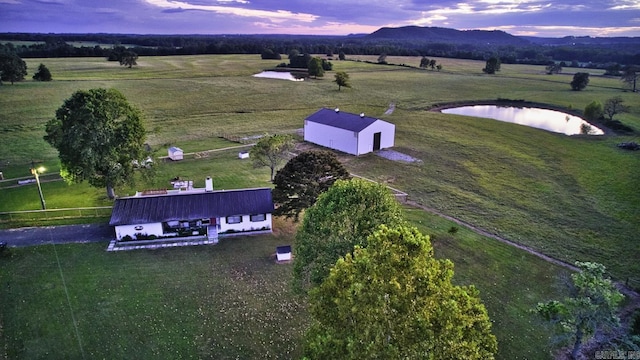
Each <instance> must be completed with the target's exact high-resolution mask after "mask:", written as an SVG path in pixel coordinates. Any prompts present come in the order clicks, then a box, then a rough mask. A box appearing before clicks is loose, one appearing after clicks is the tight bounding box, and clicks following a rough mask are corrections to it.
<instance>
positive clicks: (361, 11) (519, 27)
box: [0, 0, 640, 37]
mask: <svg viewBox="0 0 640 360" xmlns="http://www.w3.org/2000/svg"><path fill="white" fill-rule="evenodd" d="M406 25H418V26H438V27H447V28H454V29H459V30H466V29H483V30H495V29H497V30H504V31H506V32H508V33H511V34H513V35H534V36H549V37H562V36H567V35H575V36H587V35H588V36H640V0H553V1H551V0H0V32H41V33H50V32H51V33H96V32H105V33H133V34H264V33H269V34H312V35H346V34H353V33H371V32H373V31H375V30H377V29H379V28H381V27H385V26H386V27H398V26H406Z"/></svg>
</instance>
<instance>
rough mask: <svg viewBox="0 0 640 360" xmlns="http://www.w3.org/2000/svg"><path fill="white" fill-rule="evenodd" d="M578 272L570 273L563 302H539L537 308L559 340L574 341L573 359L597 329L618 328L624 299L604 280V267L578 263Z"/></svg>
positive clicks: (609, 282)
mask: <svg viewBox="0 0 640 360" xmlns="http://www.w3.org/2000/svg"><path fill="white" fill-rule="evenodd" d="M576 266H577V267H578V268H579V270H580V271H579V272H576V273H573V274H571V283H570V284H569V293H570V296H569V297H567V298H565V299H564V300H563V301H558V300H552V301H549V302H547V303H539V304H538V306H537V307H536V309H535V312H536V313H538V315H540V316H541V317H542V319H544V320H545V321H547V322H548V323H550V324H551V325H552V326H553V330H554V331H555V333H556V334H557V339H558V340H559V341H560V342H562V343H564V342H565V341H569V342H572V343H573V345H572V347H571V354H570V356H571V358H572V359H578V358H579V354H580V350H581V348H582V344H583V342H584V340H585V339H586V338H588V337H589V336H591V335H593V334H594V333H595V332H596V330H598V329H611V328H615V327H617V326H618V325H619V321H620V319H619V318H618V316H617V314H616V311H617V309H618V306H619V304H620V302H621V301H622V299H623V298H624V296H623V295H622V294H621V293H620V292H619V291H618V289H617V288H616V287H615V285H614V284H613V282H612V281H611V280H610V279H608V278H606V277H605V270H606V269H605V267H604V265H602V264H598V263H591V262H576Z"/></svg>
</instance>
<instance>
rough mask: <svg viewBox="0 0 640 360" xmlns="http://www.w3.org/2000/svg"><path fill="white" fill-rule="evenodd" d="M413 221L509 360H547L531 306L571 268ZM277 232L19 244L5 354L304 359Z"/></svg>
mask: <svg viewBox="0 0 640 360" xmlns="http://www.w3.org/2000/svg"><path fill="white" fill-rule="evenodd" d="M406 214H407V218H408V219H409V220H410V221H411V223H412V224H413V225H415V226H417V227H418V228H419V229H420V230H421V231H423V232H425V233H429V234H432V237H433V240H432V241H433V244H434V248H435V252H436V256H437V257H444V258H449V259H451V260H453V261H454V262H455V264H456V267H455V272H456V275H455V277H454V281H455V282H456V283H458V284H460V285H468V284H475V285H476V287H477V288H478V289H479V290H480V296H481V298H482V300H483V302H484V303H485V305H486V306H487V309H488V311H489V315H490V317H491V320H492V322H493V332H494V333H495V335H496V336H497V337H498V340H499V354H498V358H500V359H548V358H549V357H550V356H549V350H548V334H547V333H546V332H545V331H544V329H543V328H542V327H541V326H540V323H539V322H538V321H537V320H536V319H535V317H534V316H533V315H532V314H531V313H529V309H530V308H532V307H533V306H535V304H536V303H537V302H538V301H540V300H541V299H547V298H556V297H559V296H561V294H562V293H561V291H560V290H559V287H558V286H557V285H558V283H559V278H558V276H559V275H560V274H563V273H564V270H562V269H560V268H558V267H556V266H553V265H550V264H548V263H547V262H545V261H543V260H540V259H538V258H537V257H534V256H532V255H529V254H526V253H523V252H522V251H520V250H518V249H515V248H513V247H510V246H508V245H504V244H501V243H499V242H497V241H495V240H492V239H488V238H484V237H481V236H479V235H477V234H475V233H474V232H471V231H469V230H467V229H464V228H461V229H460V230H459V231H458V232H457V233H456V234H455V235H450V234H448V230H449V229H450V228H451V226H454V225H455V224H454V223H452V222H450V221H446V220H443V219H441V218H439V217H436V216H433V215H430V214H428V213H425V212H424V211H420V210H415V209H409V208H407V213H406ZM291 229H292V227H291V224H288V223H284V222H281V221H278V222H277V223H276V231H277V233H275V234H274V235H264V236H258V237H237V238H227V239H223V240H221V242H220V243H219V244H218V245H216V246H202V247H188V248H173V249H164V250H139V251H131V252H118V253H107V252H106V251H105V247H106V245H107V244H106V243H92V244H69V245H43V246H39V247H30V248H13V249H11V251H10V254H3V255H0V263H1V264H2V272H0V302H1V303H2V304H5V305H6V306H3V307H2V310H1V312H0V315H1V316H0V319H1V320H2V325H3V327H2V329H3V332H2V333H1V334H2V336H0V349H2V350H0V357H2V356H4V357H6V358H10V359H39V358H52V357H53V358H65V359H78V358H109V359H112V358H123V357H126V358H136V359H157V358H184V359H203V358H206V359H235V358H243V359H296V358H299V356H300V343H301V338H302V334H303V332H304V329H305V328H306V326H307V325H308V313H307V312H306V300H305V298H304V297H301V296H299V295H295V294H293V293H292V292H291V287H290V281H291V276H292V272H291V265H290V264H281V265H277V264H275V262H274V252H275V247H276V246H278V245H282V244H288V243H292V242H293V232H292V230H291Z"/></svg>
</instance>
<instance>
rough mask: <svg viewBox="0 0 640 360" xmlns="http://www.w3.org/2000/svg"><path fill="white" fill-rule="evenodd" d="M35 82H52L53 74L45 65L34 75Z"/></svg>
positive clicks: (40, 66) (41, 65)
mask: <svg viewBox="0 0 640 360" xmlns="http://www.w3.org/2000/svg"><path fill="white" fill-rule="evenodd" d="M33 80H36V81H51V72H50V71H49V69H48V68H47V67H46V66H45V65H44V64H40V65H38V71H36V73H35V74H33Z"/></svg>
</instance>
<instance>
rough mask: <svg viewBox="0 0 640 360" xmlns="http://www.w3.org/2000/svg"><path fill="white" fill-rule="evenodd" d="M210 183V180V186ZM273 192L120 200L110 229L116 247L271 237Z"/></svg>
mask: <svg viewBox="0 0 640 360" xmlns="http://www.w3.org/2000/svg"><path fill="white" fill-rule="evenodd" d="M209 180H210V179H207V181H209ZM272 212H273V200H272V198H271V189H270V188H256V189H239V190H213V186H212V183H209V182H207V187H206V188H205V189H193V190H188V191H184V190H162V191H151V192H146V193H137V194H136V195H135V196H131V197H124V198H119V199H116V202H115V204H114V206H113V211H112V213H111V220H110V221H109V225H111V226H113V227H114V230H115V237H116V240H117V241H124V240H151V239H165V238H167V239H170V238H177V237H180V238H182V237H196V236H197V237H207V238H208V239H209V240H213V241H214V242H216V241H217V239H218V236H219V235H220V236H224V235H229V234H236V233H243V234H251V233H265V232H271V231H272V222H271V213H272Z"/></svg>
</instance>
